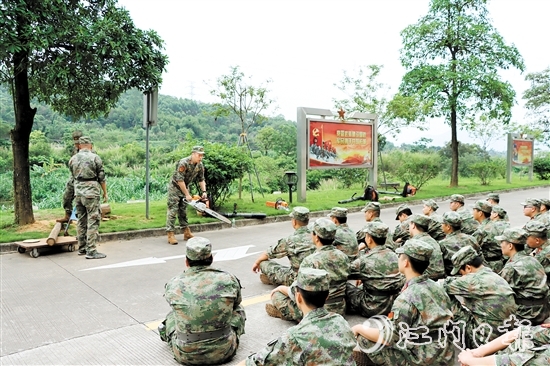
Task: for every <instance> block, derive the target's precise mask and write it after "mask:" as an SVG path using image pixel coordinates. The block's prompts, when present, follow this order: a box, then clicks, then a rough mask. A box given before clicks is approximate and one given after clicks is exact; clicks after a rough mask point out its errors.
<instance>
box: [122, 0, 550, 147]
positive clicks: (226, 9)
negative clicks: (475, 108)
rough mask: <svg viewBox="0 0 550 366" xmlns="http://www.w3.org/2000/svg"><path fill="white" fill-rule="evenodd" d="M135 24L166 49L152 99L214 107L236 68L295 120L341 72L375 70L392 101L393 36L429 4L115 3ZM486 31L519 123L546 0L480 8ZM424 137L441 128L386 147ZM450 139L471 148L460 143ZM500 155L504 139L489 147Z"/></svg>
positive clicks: (549, 8) (337, 0)
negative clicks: (504, 67) (503, 51)
mask: <svg viewBox="0 0 550 366" xmlns="http://www.w3.org/2000/svg"><path fill="white" fill-rule="evenodd" d="M119 4H120V5H122V6H123V7H125V8H126V9H128V11H129V12H130V14H131V16H132V18H133V19H134V22H135V24H136V25H137V26H138V27H139V28H142V29H154V30H155V31H156V32H157V33H158V34H159V35H160V36H161V37H162V39H164V41H165V47H166V53H167V54H168V56H169V60H170V64H169V65H168V67H167V72H166V73H165V74H164V81H163V85H162V86H161V90H160V92H161V93H162V94H166V95H172V96H175V97H181V98H191V99H195V100H200V101H203V102H213V101H214V99H213V97H212V96H210V94H209V90H210V88H209V86H208V85H211V86H214V85H215V81H216V78H218V77H219V76H221V75H224V74H227V73H228V72H229V68H230V66H240V68H241V70H242V71H243V72H244V73H245V75H247V76H252V77H253V80H254V82H255V83H256V84H260V83H261V82H263V81H265V80H267V79H271V80H272V81H273V82H272V83H271V84H270V89H271V90H272V94H271V95H272V97H273V98H274V99H275V100H276V105H277V107H278V109H277V110H276V111H270V112H271V113H270V114H283V115H284V116H285V117H286V118H287V119H289V120H293V121H295V120H296V108H297V107H316V108H331V109H332V108H333V107H334V106H333V104H332V99H333V98H335V97H340V96H341V95H339V91H338V90H337V88H336V87H335V86H334V84H335V83H338V82H339V81H340V80H341V79H342V76H343V71H344V70H346V71H348V72H353V70H356V69H357V68H358V67H359V66H365V65H370V64H379V65H383V66H384V68H383V71H382V73H381V76H380V78H379V81H380V82H383V83H385V84H388V85H389V86H390V87H391V93H392V94H393V93H395V92H396V91H397V88H398V87H399V84H400V81H401V77H402V76H403V75H404V73H405V70H404V69H403V68H402V67H401V64H400V62H399V50H400V48H401V36H400V32H401V31H402V30H403V29H404V28H405V27H406V26H408V25H410V24H414V23H416V22H417V21H418V20H419V18H420V17H422V16H423V15H425V14H426V12H427V10H428V4H429V0H361V1H360V0H316V1H309V0H276V1H271V0H155V1H150V0H119ZM489 11H490V16H491V18H492V19H493V25H494V26H495V27H496V28H497V30H498V31H499V33H500V34H501V35H502V36H503V37H504V39H505V41H506V42H507V44H512V43H513V44H515V45H516V47H517V48H518V49H519V51H520V53H521V54H522V56H523V58H524V61H525V65H526V71H525V72H524V73H523V74H520V72H519V71H517V70H509V71H505V72H503V73H502V75H503V78H504V79H506V80H508V81H509V82H510V83H512V85H513V86H514V88H515V90H516V94H517V97H516V100H517V103H518V105H517V106H516V107H514V109H513V118H512V120H513V121H518V122H521V121H523V120H524V117H525V110H524V109H523V101H522V99H521V96H522V94H523V91H524V90H525V89H526V88H527V87H528V86H529V85H528V83H526V82H525V80H524V77H525V74H526V73H528V72H537V71H542V70H543V69H545V68H546V67H548V66H550V61H549V51H548V44H549V42H548V40H547V39H546V37H547V33H548V14H550V1H548V0H492V1H489ZM422 136H425V137H428V138H432V139H433V140H434V145H442V144H443V143H444V142H446V141H449V140H450V127H449V126H448V125H446V124H444V123H443V122H438V123H432V124H431V128H430V130H429V131H427V132H422V133H421V132H418V131H416V130H412V129H410V130H405V131H404V132H403V133H402V134H401V135H400V136H399V137H398V138H397V140H394V143H397V144H400V143H412V142H414V141H416V140H417V139H418V138H420V137H422ZM459 139H461V140H463V141H469V142H472V141H473V140H472V139H471V138H470V137H469V136H468V134H467V133H465V132H461V133H459ZM491 147H493V148H496V149H498V150H504V149H505V138H504V137H501V138H500V139H499V140H498V141H495V142H494V143H492V144H491Z"/></svg>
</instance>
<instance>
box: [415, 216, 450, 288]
mask: <svg viewBox="0 0 550 366" xmlns="http://www.w3.org/2000/svg"><path fill="white" fill-rule="evenodd" d="M430 222H431V219H430V218H429V217H428V216H426V215H418V214H415V215H412V216H411V217H410V220H409V233H410V235H411V238H414V239H416V240H421V241H423V242H425V243H427V244H429V245H430V246H432V256H431V258H430V265H429V266H428V268H427V269H426V271H424V273H423V274H424V276H427V277H428V278H430V279H432V280H434V281H437V280H438V279H440V278H445V266H444V264H443V254H442V253H441V247H440V246H439V243H438V242H437V241H435V239H434V238H432V237H431V236H429V235H428V234H427V233H426V231H428V227H429V225H430Z"/></svg>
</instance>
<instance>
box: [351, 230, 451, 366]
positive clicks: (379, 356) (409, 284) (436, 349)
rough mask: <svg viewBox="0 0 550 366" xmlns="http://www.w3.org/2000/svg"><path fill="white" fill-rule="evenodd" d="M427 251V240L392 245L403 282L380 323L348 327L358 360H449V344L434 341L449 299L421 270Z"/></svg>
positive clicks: (411, 363)
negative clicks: (396, 245)
mask: <svg viewBox="0 0 550 366" xmlns="http://www.w3.org/2000/svg"><path fill="white" fill-rule="evenodd" d="M432 250H433V249H432V247H431V246H430V245H429V244H427V243H425V242H423V241H421V240H416V239H414V238H413V239H409V240H407V241H406V242H405V244H403V246H401V247H399V248H397V249H396V253H397V254H398V255H399V261H398V263H399V272H401V273H402V274H403V275H405V278H406V283H405V287H404V288H403V291H402V292H401V293H400V294H399V296H397V298H396V299H395V302H394V303H393V306H392V311H391V313H390V314H389V316H388V317H387V318H385V317H384V318H383V319H382V321H380V319H379V318H378V319H376V320H377V321H378V323H379V324H381V325H382V327H378V326H374V327H369V326H366V325H363V324H359V325H355V326H353V327H352V330H353V333H354V334H355V335H356V336H357V343H358V345H359V348H360V349H361V350H362V351H364V352H355V359H356V361H357V363H358V364H359V363H360V362H361V364H365V365H366V364H368V365H388V366H389V365H391V366H398V365H399V366H401V365H407V366H426V365H452V364H453V359H454V346H453V343H452V342H450V341H446V342H442V343H443V344H440V342H439V340H440V338H439V337H440V335H441V330H442V329H445V326H446V325H447V323H449V322H450V321H451V319H452V316H453V314H452V312H451V310H450V307H451V304H450V299H449V297H448V296H447V294H446V293H445V291H444V290H443V289H442V288H441V286H439V285H438V284H437V283H435V282H434V281H432V280H430V279H429V278H428V277H426V276H425V275H423V273H424V271H425V270H426V268H428V265H429V261H430V258H431V256H432ZM367 351H368V352H367Z"/></svg>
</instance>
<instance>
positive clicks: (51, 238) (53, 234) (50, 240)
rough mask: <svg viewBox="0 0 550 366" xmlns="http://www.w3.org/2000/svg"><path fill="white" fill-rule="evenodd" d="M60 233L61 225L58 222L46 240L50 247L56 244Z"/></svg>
mask: <svg viewBox="0 0 550 366" xmlns="http://www.w3.org/2000/svg"><path fill="white" fill-rule="evenodd" d="M60 231H61V223H60V222H56V223H55V226H54V227H53V229H52V231H50V235H49V236H48V239H47V240H46V243H48V245H49V246H52V245H54V244H55V242H56V241H57V237H58V236H59V232H60Z"/></svg>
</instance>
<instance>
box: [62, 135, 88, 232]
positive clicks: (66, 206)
mask: <svg viewBox="0 0 550 366" xmlns="http://www.w3.org/2000/svg"><path fill="white" fill-rule="evenodd" d="M81 137H82V131H78V130H77V131H74V132H73V149H72V153H71V156H74V155H76V154H77V153H78V150H79V140H80V138H81ZM92 152H94V151H92ZM94 153H95V152H94ZM73 201H74V179H73V176H72V175H71V176H70V177H69V180H68V181H67V184H65V190H64V191H63V210H65V217H63V218H62V219H57V220H55V221H57V222H69V220H70V219H71V214H72V212H73Z"/></svg>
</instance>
